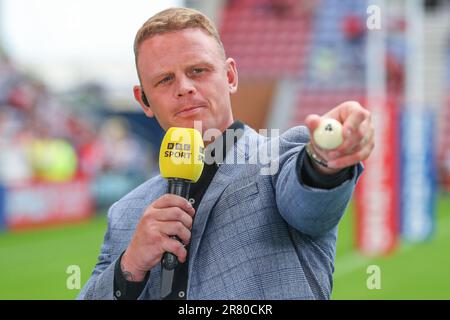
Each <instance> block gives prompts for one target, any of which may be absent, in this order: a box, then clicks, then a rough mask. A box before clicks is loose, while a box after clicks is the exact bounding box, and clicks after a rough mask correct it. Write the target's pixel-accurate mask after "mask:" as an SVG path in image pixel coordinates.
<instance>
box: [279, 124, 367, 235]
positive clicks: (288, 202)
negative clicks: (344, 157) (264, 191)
mask: <svg viewBox="0 0 450 320" xmlns="http://www.w3.org/2000/svg"><path fill="white" fill-rule="evenodd" d="M279 139H280V141H279V143H280V156H279V159H278V161H279V163H278V166H279V169H278V171H277V174H275V175H273V178H272V179H273V184H274V187H275V192H276V202H277V206H278V210H279V212H280V214H281V215H282V217H283V218H284V219H285V220H286V221H287V223H288V224H289V225H291V226H292V227H294V228H295V229H297V230H298V231H300V232H302V233H304V234H307V235H310V236H313V237H316V236H321V235H324V234H325V233H326V232H328V231H330V230H331V229H333V228H334V227H335V226H336V225H337V224H338V223H339V221H340V219H341V217H342V215H343V214H344V212H345V208H346V207H347V205H348V203H349V201H350V199H351V197H352V194H353V191H354V188H355V185H356V182H357V180H358V178H359V176H360V175H361V173H362V170H363V168H362V165H361V164H358V165H355V166H354V167H353V168H352V169H351V170H352V174H351V179H349V180H346V181H345V182H343V183H342V184H340V185H338V186H337V187H335V188H332V189H319V188H312V187H309V186H307V185H306V184H304V183H303V182H302V181H301V177H300V176H299V174H298V173H297V166H298V165H302V161H303V159H304V157H305V156H306V153H305V152H304V145H305V144H306V143H307V142H308V141H309V135H308V132H307V129H306V128H305V127H295V128H292V129H290V130H288V131H287V132H286V133H285V134H283V135H281V136H280V137H279Z"/></svg>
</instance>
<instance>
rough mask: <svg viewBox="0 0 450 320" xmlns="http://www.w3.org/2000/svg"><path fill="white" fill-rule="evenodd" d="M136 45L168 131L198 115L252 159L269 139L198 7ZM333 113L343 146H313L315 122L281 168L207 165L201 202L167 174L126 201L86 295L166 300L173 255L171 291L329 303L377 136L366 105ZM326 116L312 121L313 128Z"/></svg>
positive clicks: (143, 34)
mask: <svg viewBox="0 0 450 320" xmlns="http://www.w3.org/2000/svg"><path fill="white" fill-rule="evenodd" d="M134 49H135V55H136V67H137V70H138V75H139V79H140V86H135V87H134V96H135V98H136V100H137V101H138V102H139V104H140V105H141V107H142V109H143V110H144V112H145V114H146V115H147V116H148V117H153V116H154V117H156V119H157V120H158V122H159V123H160V125H161V126H162V127H163V128H164V129H165V130H167V129H168V128H170V127H193V126H194V121H200V123H201V124H202V128H203V132H202V133H204V132H205V131H206V130H209V129H218V130H219V131H218V132H219V133H220V132H224V131H225V130H226V129H227V128H228V129H230V130H236V131H238V130H240V131H242V132H243V135H242V136H241V137H240V138H239V139H236V140H237V141H233V142H234V143H231V144H230V143H224V142H223V140H224V139H218V138H221V137H222V136H220V134H218V135H217V136H216V137H215V138H216V141H215V142H214V143H211V144H210V146H212V145H214V144H216V147H217V143H219V144H220V143H223V148H224V149H225V158H226V160H227V159H228V157H230V154H233V155H235V154H236V155H237V156H238V157H241V158H243V159H249V158H250V157H252V156H254V154H255V153H256V152H257V151H256V149H255V148H256V146H258V145H259V144H260V143H262V142H263V141H264V140H265V138H264V137H263V136H260V135H258V134H257V133H256V132H255V131H254V130H252V129H251V128H249V127H248V126H246V125H244V124H242V123H240V122H238V121H236V122H235V121H234V120H233V115H232V112H231V102H230V94H232V93H234V92H236V90H237V84H238V74H237V68H236V63H235V61H234V60H233V59H232V58H226V56H225V52H224V48H223V46H222V43H221V41H220V38H219V35H218V33H217V31H216V29H215V28H214V26H213V25H212V23H211V22H210V21H209V20H208V18H206V17H205V16H204V15H202V14H201V13H199V12H197V11H194V10H191V9H184V8H174V9H168V10H165V11H162V12H160V13H158V14H157V15H155V16H153V17H152V18H150V19H149V20H148V21H147V22H146V23H145V24H144V25H143V26H142V28H141V29H140V30H139V31H138V33H137V36H136V40H135V48H134ZM249 107H251V106H249ZM323 117H329V118H335V119H336V120H338V121H340V122H341V123H343V128H344V132H345V134H344V142H343V144H342V145H341V146H340V147H339V148H338V149H336V150H333V151H324V150H320V149H319V148H318V147H317V146H316V144H315V142H314V141H311V143H310V144H309V145H308V153H306V152H305V151H306V150H305V149H306V148H305V145H306V144H307V143H308V140H309V137H308V130H307V129H306V128H305V127H295V128H292V129H290V130H288V131H287V132H285V133H284V134H283V135H282V136H280V137H279V138H278V140H277V141H278V142H279V144H280V145H279V148H280V149H279V150H280V154H279V155H278V157H277V158H276V159H273V160H274V161H275V162H277V164H278V170H277V171H276V172H274V173H273V174H271V175H262V174H260V171H259V169H260V165H258V164H250V163H247V164H232V163H227V162H232V161H225V163H224V164H222V165H219V164H217V165H216V164H212V165H206V166H205V169H204V171H203V173H202V176H201V178H200V180H199V181H198V182H197V183H196V184H194V185H192V187H191V190H190V200H191V201H187V200H186V199H183V198H181V197H179V196H176V195H168V194H166V192H167V182H166V181H165V180H164V179H163V178H161V176H157V177H154V178H152V179H151V180H149V181H147V182H146V183H144V184H143V185H141V186H139V187H138V188H137V189H135V190H133V191H132V192H131V193H129V194H128V195H127V196H125V197H124V198H122V199H121V200H119V201H118V202H116V203H115V204H114V205H113V206H112V207H111V209H110V211H109V214H108V229H107V231H106V235H105V239H104V243H103V245H102V248H101V253H100V255H99V258H98V263H97V265H96V266H95V269H94V271H93V274H92V276H91V278H90V279H89V281H88V282H87V284H86V285H85V287H84V288H83V290H82V292H81V293H80V296H79V298H82V299H160V298H161V295H160V293H161V292H160V290H161V288H160V286H161V263H160V261H161V257H162V255H163V253H164V252H170V253H173V254H174V255H176V256H177V257H178V259H179V261H180V264H179V266H178V267H177V268H176V270H175V276H174V285H173V290H172V292H171V294H170V295H169V296H168V297H166V298H167V299H328V298H329V297H330V294H331V287H332V273H333V262H334V254H335V245H336V233H337V224H338V222H339V220H340V218H341V217H342V214H343V212H344V210H345V207H346V205H347V204H348V201H349V200H350V198H351V194H352V192H353V188H354V186H355V184H356V181H357V179H358V177H359V175H360V173H361V171H362V168H361V165H360V164H359V163H360V161H362V160H364V159H366V158H367V157H368V156H369V154H370V152H371V151H372V149H373V145H374V143H373V127H372V124H371V120H370V113H369V112H368V111H367V110H365V109H364V108H362V107H361V106H360V105H359V104H358V103H357V102H346V103H343V104H341V105H339V106H337V107H335V108H334V109H332V110H331V111H330V112H328V113H327V114H326V115H324V116H323ZM320 120H321V117H319V116H317V115H311V116H309V117H308V118H307V119H306V124H307V126H308V128H309V131H310V132H312V131H313V130H314V129H315V128H316V127H317V126H318V124H319V122H320ZM223 137H224V138H225V139H226V136H225V135H223ZM211 140H212V139H211ZM210 142H211V141H210V140H208V141H205V144H208V143H210ZM228 142H229V141H228ZM219 147H221V145H219ZM313 154H314V157H312V155H313ZM314 158H315V159H316V160H317V159H321V160H319V161H315V160H314ZM325 162H327V163H328V166H324V165H323V164H324V163H325ZM191 202H192V203H193V205H191ZM171 236H177V237H178V238H179V239H180V240H181V242H180V241H178V240H175V239H173V238H171Z"/></svg>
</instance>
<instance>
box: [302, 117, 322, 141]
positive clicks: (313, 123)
mask: <svg viewBox="0 0 450 320" xmlns="http://www.w3.org/2000/svg"><path fill="white" fill-rule="evenodd" d="M321 120H322V118H321V117H320V116H318V115H317V114H310V115H308V116H307V117H306V118H305V125H306V126H307V127H308V129H309V132H310V134H311V136H312V134H313V132H314V130H316V128H317V127H318V126H319V124H320V121H321Z"/></svg>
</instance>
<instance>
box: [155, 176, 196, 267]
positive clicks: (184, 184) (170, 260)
mask: <svg viewBox="0 0 450 320" xmlns="http://www.w3.org/2000/svg"><path fill="white" fill-rule="evenodd" d="M168 180H169V188H168V191H167V193H170V194H176V195H178V196H180V197H183V198H185V199H188V197H189V189H190V186H191V182H190V181H189V180H186V179H180V178H169V179H168ZM171 238H172V239H176V240H178V241H180V239H179V238H178V237H177V236H172V237H171ZM180 242H181V241H180ZM161 263H162V265H163V267H164V268H165V269H167V270H173V269H175V268H176V267H177V266H178V258H177V256H176V255H174V254H172V253H170V252H164V254H163V258H162V260H161Z"/></svg>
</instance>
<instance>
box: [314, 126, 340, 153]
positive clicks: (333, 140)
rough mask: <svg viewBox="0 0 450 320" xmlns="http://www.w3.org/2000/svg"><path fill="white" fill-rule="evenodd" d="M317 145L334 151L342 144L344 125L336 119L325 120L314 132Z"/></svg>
mask: <svg viewBox="0 0 450 320" xmlns="http://www.w3.org/2000/svg"><path fill="white" fill-rule="evenodd" d="M313 138H314V141H315V143H316V144H317V145H318V146H319V147H320V148H322V149H324V150H332V149H336V148H337V147H339V146H340V145H341V143H342V140H343V138H342V124H341V123H340V122H339V121H337V120H334V119H331V118H329V119H323V120H322V121H321V122H320V124H319V126H318V127H317V128H316V130H314V133H313Z"/></svg>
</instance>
